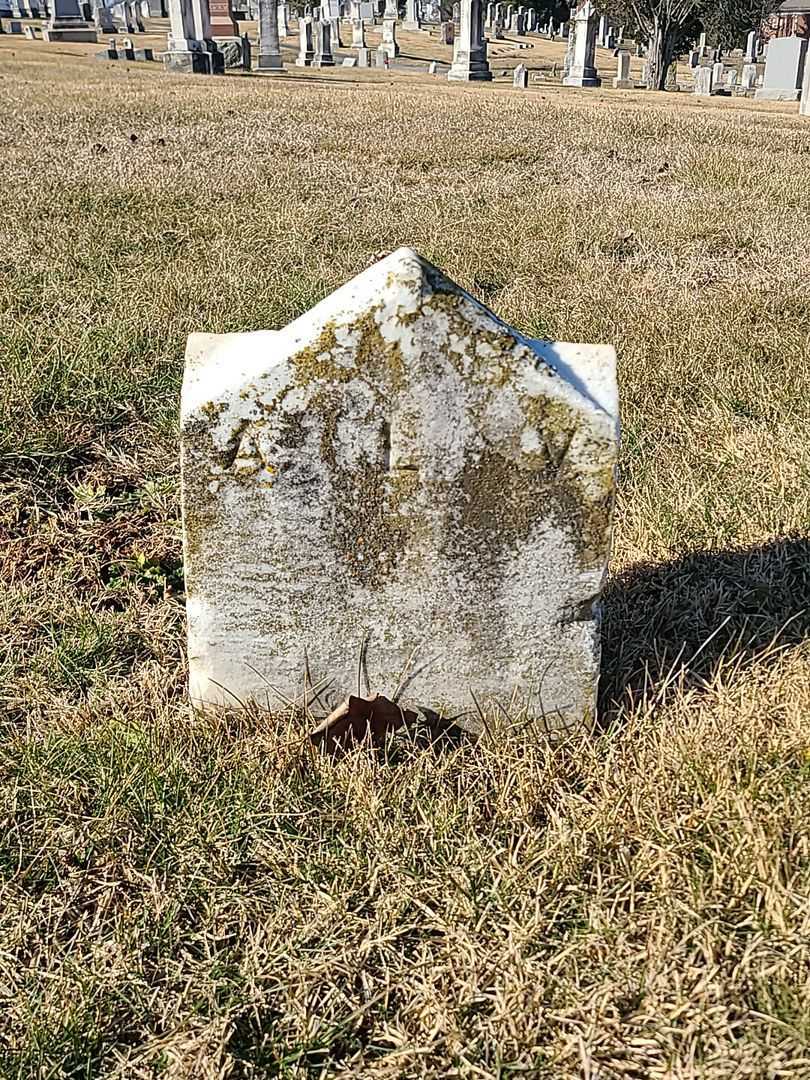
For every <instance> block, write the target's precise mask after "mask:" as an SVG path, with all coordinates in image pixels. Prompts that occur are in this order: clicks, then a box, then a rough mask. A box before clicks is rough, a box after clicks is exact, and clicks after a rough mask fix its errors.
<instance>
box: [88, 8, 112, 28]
mask: <svg viewBox="0 0 810 1080" xmlns="http://www.w3.org/2000/svg"><path fill="white" fill-rule="evenodd" d="M93 26H94V27H95V30H96V33H97V34H114V33H115V23H114V22H113V18H112V13H111V12H110V9H109V8H108V7H105V6H104V5H103V4H96V6H95V7H94V8H93Z"/></svg>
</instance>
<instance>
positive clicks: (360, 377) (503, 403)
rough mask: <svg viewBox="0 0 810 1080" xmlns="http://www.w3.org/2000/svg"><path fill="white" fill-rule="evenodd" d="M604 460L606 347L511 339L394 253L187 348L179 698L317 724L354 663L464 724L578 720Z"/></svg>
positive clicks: (610, 457) (593, 624) (346, 684)
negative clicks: (268, 322)
mask: <svg viewBox="0 0 810 1080" xmlns="http://www.w3.org/2000/svg"><path fill="white" fill-rule="evenodd" d="M617 451H618V407H617V389H616V358H615V353H614V350H613V349H612V348H610V347H608V346H599V345H568V344H564V343H560V342H548V341H533V340H529V339H527V338H525V337H523V336H522V335H521V334H520V333H518V332H517V331H515V330H513V329H512V328H511V327H509V326H508V325H506V324H505V323H504V322H502V321H501V320H500V319H498V318H497V317H496V316H494V315H493V314H492V313H491V312H490V311H489V310H488V309H487V308H486V307H484V306H483V305H482V304H480V303H479V302H478V301H476V300H475V299H473V297H471V296H470V295H468V294H467V293H465V292H464V291H463V290H462V289H460V288H458V286H456V285H454V284H453V283H452V282H451V281H449V280H448V279H447V278H446V277H445V275H444V274H443V273H442V272H441V271H440V270H438V269H437V268H436V267H434V266H431V265H430V264H428V263H426V262H425V261H424V260H423V259H421V258H420V257H419V256H418V255H417V254H416V253H415V252H413V251H410V250H408V249H405V248H400V249H399V250H397V251H395V252H394V253H393V254H392V255H389V256H388V257H387V258H385V259H383V260H382V261H381V262H379V263H377V264H376V265H374V266H372V267H370V268H369V269H368V270H366V271H364V272H363V273H362V274H361V275H360V276H359V277H357V278H355V279H354V280H352V281H350V282H349V283H348V284H347V285H345V286H344V287H343V288H341V289H338V290H337V292H335V293H333V294H332V295H331V296H328V297H327V298H326V299H325V300H323V301H322V302H321V303H319V304H318V305H317V306H316V307H314V308H313V309H312V310H310V311H308V312H306V313H305V314H304V315H302V316H301V317H300V318H298V319H296V320H295V321H294V322H292V323H290V325H289V326H287V327H285V328H284V329H282V330H279V331H259V332H256V333H245V334H225V335H212V334H195V335H192V336H191V337H190V338H189V341H188V346H187V349H186V369H185V377H184V382H183V395H182V406H181V458H182V477H183V490H182V503H183V533H184V549H185V569H186V597H187V613H188V660H189V676H190V678H189V693H190V697H191V700H192V702H193V704H194V705H196V706H202V707H205V706H218V705H227V706H230V707H233V706H234V705H242V704H247V703H249V702H251V701H256V702H258V703H260V704H264V705H267V706H269V707H270V708H272V709H273V710H279V711H281V710H283V709H285V708H287V707H288V705H285V702H286V703H291V702H292V703H297V704H298V705H299V707H301V706H303V705H304V704H305V703H308V702H313V703H314V695H313V691H314V692H315V693H317V694H318V695H319V705H318V706H317V707H323V708H324V709H325V710H328V709H331V708H333V707H334V706H335V705H336V704H337V703H338V702H340V701H342V700H343V699H345V698H346V696H347V694H349V693H354V692H355V685H356V680H357V671H358V666H359V667H360V669H361V670H362V671H363V673H364V675H365V676H367V680H368V685H369V688H370V690H371V692H375V691H376V692H379V693H380V694H384V695H386V696H388V697H394V696H395V693H396V691H397V690H398V689H399V690H400V693H401V698H400V700H401V701H402V703H403V705H404V704H405V703H413V704H415V705H422V706H425V707H428V708H431V709H434V710H435V711H437V712H440V713H442V714H443V715H457V714H458V713H460V712H463V713H466V714H468V715H470V716H471V719H470V720H469V722H468V723H469V725H470V726H476V727H477V726H479V721H478V720H477V709H478V708H479V707H480V708H481V709H482V710H484V711H485V712H488V713H490V715H492V716H493V717H495V716H496V715H497V716H498V717H502V716H503V715H504V714H506V716H507V718H508V719H507V720H506V722H505V723H504V728H509V727H512V725H514V732H515V734H517V732H518V731H519V730H522V729H525V728H526V726H527V725H529V726H530V725H532V722H534V723H536V724H537V725H538V727H539V728H540V729H541V730H543V729H545V728H557V729H566V728H570V729H577V728H583V727H587V726H588V725H590V724H592V723H593V720H594V713H595V706H596V689H597V682H598V677H599V648H600V646H599V612H598V600H599V594H600V590H601V587H602V583H603V581H604V578H605V573H606V569H607V560H608V554H609V550H610V540H611V519H612V506H613V498H614V483H615V480H614V473H615V466H616V460H617ZM358 657H360V663H359V664H358ZM465 722H466V721H465ZM531 737H536V733H535V732H532V733H531Z"/></svg>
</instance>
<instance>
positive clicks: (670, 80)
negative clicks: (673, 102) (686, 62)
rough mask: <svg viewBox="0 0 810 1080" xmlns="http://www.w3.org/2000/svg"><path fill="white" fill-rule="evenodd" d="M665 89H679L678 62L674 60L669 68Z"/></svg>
mask: <svg viewBox="0 0 810 1080" xmlns="http://www.w3.org/2000/svg"><path fill="white" fill-rule="evenodd" d="M664 89H665V90H669V91H674V90H677V89H678V61H677V60H673V61H672V63H671V64H670V65H669V67H668V68H667V76H666V79H665V80H664Z"/></svg>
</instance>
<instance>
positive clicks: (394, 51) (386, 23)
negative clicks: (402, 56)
mask: <svg viewBox="0 0 810 1080" xmlns="http://www.w3.org/2000/svg"><path fill="white" fill-rule="evenodd" d="M380 47H381V48H383V49H385V53H386V56H387V57H388V59H389V60H396V58H397V57H398V56H399V44H398V42H397V20H396V19H390V18H385V19H383V25H382V41H381V43H380Z"/></svg>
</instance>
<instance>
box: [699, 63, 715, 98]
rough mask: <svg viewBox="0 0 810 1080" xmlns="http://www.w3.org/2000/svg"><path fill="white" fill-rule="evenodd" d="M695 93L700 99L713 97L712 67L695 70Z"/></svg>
mask: <svg viewBox="0 0 810 1080" xmlns="http://www.w3.org/2000/svg"><path fill="white" fill-rule="evenodd" d="M695 93H696V94H697V95H698V97H711V93H712V69H711V68H710V67H699V68H695Z"/></svg>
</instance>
